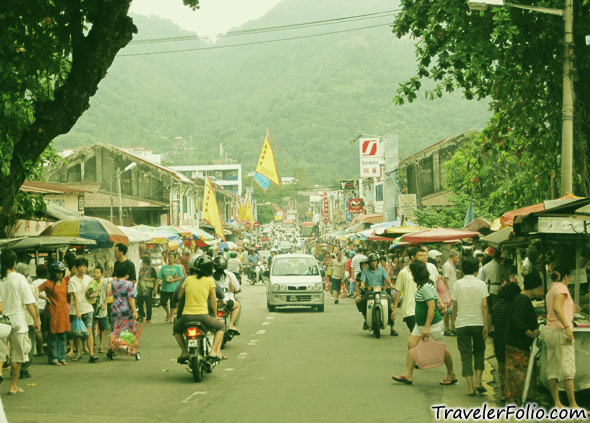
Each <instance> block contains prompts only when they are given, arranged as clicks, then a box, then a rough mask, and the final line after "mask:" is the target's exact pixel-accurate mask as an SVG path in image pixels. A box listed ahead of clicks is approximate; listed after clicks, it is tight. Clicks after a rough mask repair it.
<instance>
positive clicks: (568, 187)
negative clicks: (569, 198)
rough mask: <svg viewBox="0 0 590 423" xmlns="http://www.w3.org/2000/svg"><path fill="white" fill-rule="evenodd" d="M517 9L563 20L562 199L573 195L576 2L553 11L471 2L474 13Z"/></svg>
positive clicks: (499, 0)
mask: <svg viewBox="0 0 590 423" xmlns="http://www.w3.org/2000/svg"><path fill="white" fill-rule="evenodd" d="M503 6H507V7H516V8H518V9H525V10H532V11H533V12H540V13H546V14H549V15H557V16H563V21H564V28H565V31H564V32H565V40H564V41H565V51H564V55H563V104H562V126H561V195H566V194H568V193H569V194H571V193H573V157H574V90H573V85H574V82H573V78H572V69H573V64H572V55H573V46H574V38H573V32H574V30H573V27H574V0H565V7H564V9H563V10H561V9H551V8H548V7H538V6H525V5H521V4H514V3H508V2H505V1H503V0H469V8H470V9H471V10H487V8H488V7H503Z"/></svg>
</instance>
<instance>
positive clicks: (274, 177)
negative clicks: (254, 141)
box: [256, 137, 281, 186]
mask: <svg viewBox="0 0 590 423" xmlns="http://www.w3.org/2000/svg"><path fill="white" fill-rule="evenodd" d="M256 172H257V173H260V174H261V175H263V176H265V177H266V178H268V180H269V181H271V182H272V183H273V184H275V185H277V186H280V185H281V180H280V179H279V174H278V172H277V164H276V163H275V154H274V153H273V151H272V147H271V145H270V141H269V140H268V137H264V145H263V146H262V151H261V152H260V157H259V158H258V164H257V165H256Z"/></svg>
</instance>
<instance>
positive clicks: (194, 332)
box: [178, 322, 219, 382]
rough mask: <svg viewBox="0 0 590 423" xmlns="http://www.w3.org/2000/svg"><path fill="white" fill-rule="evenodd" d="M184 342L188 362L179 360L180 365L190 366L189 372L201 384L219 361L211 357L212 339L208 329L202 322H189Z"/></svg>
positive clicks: (186, 326)
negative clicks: (206, 374)
mask: <svg viewBox="0 0 590 423" xmlns="http://www.w3.org/2000/svg"><path fill="white" fill-rule="evenodd" d="M185 328H186V330H185V332H184V342H185V345H186V348H187V350H188V353H189V357H188V359H186V360H183V361H181V360H179V361H178V363H179V364H185V363H186V364H188V371H189V373H192V375H193V379H194V381H195V382H201V381H202V380H203V376H204V374H205V373H211V372H212V371H213V369H214V368H215V366H217V364H218V363H219V360H217V359H213V358H211V357H209V351H210V350H211V337H210V336H208V335H207V329H206V328H205V326H203V324H202V323H200V322H189V323H187V324H186V325H185Z"/></svg>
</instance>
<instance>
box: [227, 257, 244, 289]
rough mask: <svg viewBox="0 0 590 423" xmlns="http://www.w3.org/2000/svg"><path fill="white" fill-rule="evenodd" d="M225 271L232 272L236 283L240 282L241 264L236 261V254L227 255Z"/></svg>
mask: <svg viewBox="0 0 590 423" xmlns="http://www.w3.org/2000/svg"><path fill="white" fill-rule="evenodd" d="M227 270H228V271H230V272H232V273H233V274H234V275H235V277H236V278H238V281H239V282H241V281H242V263H241V262H240V260H239V259H238V253H236V252H235V251H232V252H231V253H229V260H228V261H227Z"/></svg>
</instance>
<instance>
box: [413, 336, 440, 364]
mask: <svg viewBox="0 0 590 423" xmlns="http://www.w3.org/2000/svg"><path fill="white" fill-rule="evenodd" d="M410 354H411V355H412V358H413V359H414V361H415V362H416V364H417V365H418V367H420V369H422V370H424V369H431V368H433V367H439V366H442V365H443V363H444V361H445V344H444V342H438V341H435V340H434V339H432V338H431V337H428V338H427V339H426V340H424V339H420V342H418V345H416V346H415V347H414V348H412V349H411V350H410Z"/></svg>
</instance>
